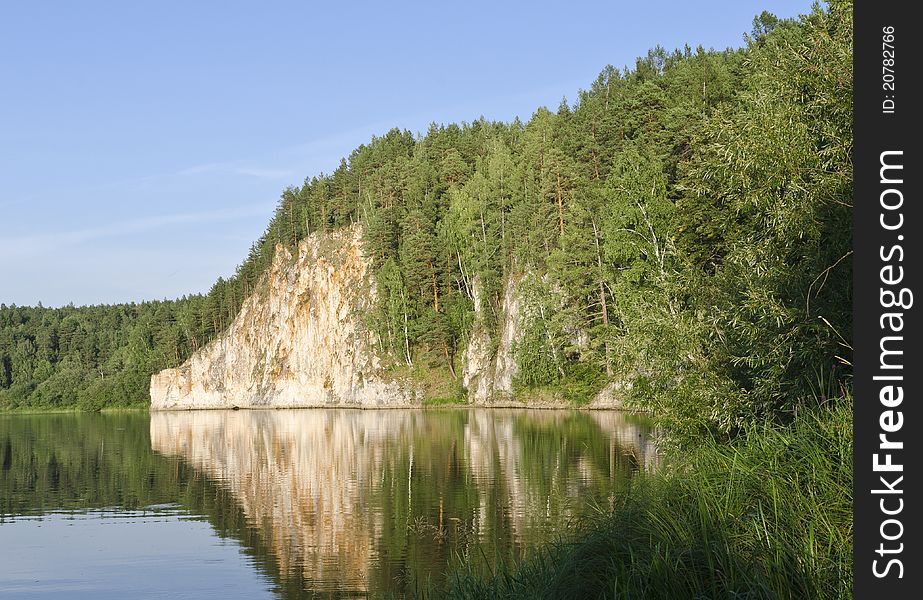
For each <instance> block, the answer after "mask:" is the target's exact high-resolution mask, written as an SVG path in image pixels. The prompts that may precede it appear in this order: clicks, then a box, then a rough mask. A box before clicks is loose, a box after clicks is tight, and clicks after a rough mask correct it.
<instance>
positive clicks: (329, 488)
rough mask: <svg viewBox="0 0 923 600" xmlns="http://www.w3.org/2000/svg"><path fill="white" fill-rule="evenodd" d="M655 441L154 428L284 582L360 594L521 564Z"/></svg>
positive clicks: (595, 424) (340, 426) (351, 422)
mask: <svg viewBox="0 0 923 600" xmlns="http://www.w3.org/2000/svg"><path fill="white" fill-rule="evenodd" d="M647 436H648V432H647V429H646V428H645V427H644V426H641V425H636V424H633V423H631V422H629V421H626V420H625V418H624V416H619V417H617V418H612V417H602V416H600V415H592V416H591V415H589V414H586V413H574V412H564V411H540V412H535V411H531V412H530V411H514V410H509V411H502V410H493V411H484V410H471V411H467V410H450V411H439V412H436V411H428V412H421V411H393V412H391V411H358V410H357V411H350V410H338V411H326V410H303V411H266V412H261V411H237V412H182V413H155V414H154V415H152V420H151V439H152V444H153V447H154V449H155V450H157V451H158V452H162V453H164V454H169V455H175V456H180V457H182V458H184V459H185V460H186V461H187V462H188V463H189V464H190V465H192V466H194V467H195V468H197V469H200V470H201V471H202V472H203V473H205V474H206V475H208V476H209V477H211V478H214V479H215V480H217V481H219V482H220V486H221V487H222V488H223V489H226V490H228V491H230V493H231V494H232V495H233V496H234V498H235V499H236V500H237V502H238V503H239V505H240V506H241V508H242V510H243V513H244V514H245V515H246V518H247V521H248V523H250V525H251V527H252V528H253V529H255V530H257V531H259V534H260V536H262V537H263V541H264V543H265V545H266V546H268V547H270V548H271V549H272V552H273V554H274V555H275V560H276V563H277V565H278V568H279V570H280V571H281V572H282V573H283V577H286V578H289V579H294V580H302V581H303V582H304V583H305V584H306V585H308V586H309V587H313V588H315V589H324V588H328V586H330V585H331V584H334V585H336V586H337V587H340V588H341V589H342V588H347V589H352V590H354V591H359V590H364V589H372V590H383V589H394V588H395V587H397V588H398V589H405V590H406V589H407V587H406V586H409V585H412V584H413V582H414V581H421V580H427V579H430V580H438V579H440V578H441V577H442V576H443V572H444V571H445V569H446V565H447V564H448V563H449V562H450V560H451V558H452V557H453V556H456V555H460V556H462V557H463V558H464V557H469V558H478V559H480V558H481V557H487V558H488V560H491V561H493V559H495V558H509V557H512V556H519V555H520V554H521V552H522V551H523V549H524V548H527V547H530V546H534V545H536V544H537V543H539V542H541V541H543V540H547V539H548V538H549V537H550V536H551V535H552V534H553V533H555V532H556V531H559V530H560V527H561V525H562V523H566V522H567V521H568V520H570V519H572V518H573V517H574V516H576V515H577V514H578V512H579V511H580V510H582V508H583V506H584V505H585V504H586V502H587V501H593V502H599V503H603V502H606V501H607V500H608V498H609V496H610V495H611V492H612V490H613V489H614V488H615V487H616V486H618V485H621V483H622V482H623V480H624V478H625V477H626V476H628V475H629V474H630V472H631V470H632V468H634V469H636V468H637V466H638V465H639V464H641V465H644V464H647V462H648V461H647V460H646V458H645V456H647V453H649V451H650V448H649V446H648V442H647ZM632 461H633V463H632ZM328 589H329V588H328Z"/></svg>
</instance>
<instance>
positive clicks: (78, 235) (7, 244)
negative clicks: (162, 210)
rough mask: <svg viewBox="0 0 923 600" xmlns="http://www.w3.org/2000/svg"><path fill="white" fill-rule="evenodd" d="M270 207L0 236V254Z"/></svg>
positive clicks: (248, 214) (262, 212)
mask: <svg viewBox="0 0 923 600" xmlns="http://www.w3.org/2000/svg"><path fill="white" fill-rule="evenodd" d="M273 208H274V205H273V204H271V203H265V202H264V203H260V204H251V205H247V206H238V207H234V208H227V209H220V210H213V211H203V212H187V213H176V214H170V215H155V216H150V217H141V218H138V219H130V220H126V221H116V222H113V223H107V224H105V225H100V226H98V227H88V228H84V229H73V230H70V231H61V232H42V233H35V234H30V235H25V236H16V237H0V255H3V256H4V257H13V256H22V255H29V254H37V253H42V252H49V251H56V250H60V249H62V248H64V247H67V246H72V245H76V244H83V243H87V242H93V241H96V240H99V239H103V238H109V237H117V236H126V235H133V234H140V233H145V232H149V231H152V230H156V229H160V228H163V227H169V226H176V225H189V224H197V223H213V222H219V221H233V220H238V219H249V218H253V217H261V218H266V217H267V216H268V215H270V214H272V210H273Z"/></svg>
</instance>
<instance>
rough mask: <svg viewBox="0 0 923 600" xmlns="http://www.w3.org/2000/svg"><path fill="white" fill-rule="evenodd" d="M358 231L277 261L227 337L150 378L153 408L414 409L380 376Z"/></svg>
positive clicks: (405, 388)
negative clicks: (368, 323)
mask: <svg viewBox="0 0 923 600" xmlns="http://www.w3.org/2000/svg"><path fill="white" fill-rule="evenodd" d="M361 238H362V230H361V228H360V227H359V226H355V227H351V228H346V229H342V230H339V231H336V232H333V233H329V234H323V235H317V234H315V235H311V236H310V237H309V238H308V239H306V240H304V241H302V242H301V243H300V244H299V246H298V255H297V256H292V255H291V253H289V252H288V250H286V249H285V248H284V247H282V246H278V247H277V248H276V256H275V259H274V261H273V264H272V267H271V269H270V271H269V274H268V281H267V282H266V285H265V287H264V288H263V289H260V290H259V291H257V292H255V293H254V294H253V295H251V296H250V297H249V298H247V299H246V300H245V301H244V303H243V305H242V307H241V310H240V313H239V314H238V315H237V318H236V319H234V322H233V323H232V324H231V326H230V327H229V328H228V330H227V331H225V332H224V333H223V334H221V335H220V336H218V337H217V338H216V339H215V340H213V341H212V342H211V343H209V344H208V345H207V346H205V347H204V348H203V349H201V350H199V351H198V352H196V353H195V354H193V355H192V357H191V358H190V359H189V360H187V361H186V362H185V363H184V364H183V365H181V366H180V367H178V368H176V369H166V370H164V371H161V372H160V373H157V374H155V375H154V376H153V377H152V378H151V408H152V409H154V410H163V409H197V408H234V407H311V406H367V407H392V406H412V405H417V404H418V403H419V400H420V399H419V398H418V397H417V394H416V393H415V391H414V390H413V389H412V388H411V386H409V385H407V384H405V383H402V382H400V381H395V380H393V379H392V378H388V377H386V376H385V375H384V373H383V371H382V368H381V365H380V361H379V358H378V357H377V356H376V353H375V350H374V344H373V336H372V333H371V332H370V331H369V328H368V327H367V326H366V324H365V321H364V317H365V314H366V313H367V312H368V311H369V310H370V309H371V308H372V307H373V306H374V304H375V285H374V281H373V278H372V273H371V264H370V261H369V260H368V259H367V258H366V257H365V256H364V255H363V252H362V247H361Z"/></svg>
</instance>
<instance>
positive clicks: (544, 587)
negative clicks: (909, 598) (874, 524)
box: [426, 400, 852, 599]
mask: <svg viewBox="0 0 923 600" xmlns="http://www.w3.org/2000/svg"><path fill="white" fill-rule="evenodd" d="M636 481H638V483H636V484H634V485H633V486H632V488H631V489H630V490H629V491H628V492H627V493H626V494H624V495H623V496H621V497H620V498H619V499H618V501H617V503H616V507H615V510H614V511H612V513H611V514H605V515H602V514H601V515H599V516H598V517H597V518H596V519H595V521H594V522H592V523H588V524H586V525H585V526H584V527H583V528H582V530H581V531H578V532H574V535H573V536H572V537H571V538H570V540H566V541H564V540H562V541H559V542H558V543H556V544H553V545H551V546H550V547H548V548H546V549H544V550H542V551H540V552H539V553H538V554H537V555H533V556H532V557H531V558H530V559H528V560H526V561H525V562H523V563H521V564H518V565H506V566H502V567H500V568H499V569H495V570H494V571H489V572H487V571H482V570H479V569H477V568H476V567H472V566H467V567H463V568H462V570H459V571H456V572H455V573H454V575H453V576H452V578H451V579H450V584H449V587H448V589H446V590H440V591H439V592H438V593H429V594H426V596H430V597H439V598H442V597H448V598H464V599H470V598H528V599H536V598H575V599H577V598H579V599H584V598H671V599H680V598H799V599H801V598H806V599H809V598H841V597H849V596H850V593H851V592H850V588H851V586H852V413H851V402H850V401H848V400H844V401H840V402H839V404H838V405H837V406H835V407H832V408H821V409H816V410H815V411H813V412H809V413H807V414H802V415H800V416H799V418H798V419H796V420H795V422H794V423H792V424H790V425H788V426H785V427H782V426H768V425H766V426H761V427H753V428H751V429H750V430H749V431H747V432H746V434H745V435H743V436H741V438H740V439H739V440H738V441H737V442H735V443H733V444H717V443H707V444H704V445H703V446H702V447H700V448H698V449H697V450H695V451H693V452H691V453H688V454H686V455H684V456H673V457H671V460H669V461H668V464H667V465H666V466H665V467H664V469H663V470H661V471H660V472H659V473H656V474H651V475H646V476H643V477H640V478H637V480H636Z"/></svg>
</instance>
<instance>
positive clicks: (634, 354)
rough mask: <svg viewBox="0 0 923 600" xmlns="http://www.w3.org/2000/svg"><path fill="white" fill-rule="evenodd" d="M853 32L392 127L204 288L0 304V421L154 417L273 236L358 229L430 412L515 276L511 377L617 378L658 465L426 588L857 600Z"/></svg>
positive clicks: (246, 291) (490, 330)
mask: <svg viewBox="0 0 923 600" xmlns="http://www.w3.org/2000/svg"><path fill="white" fill-rule="evenodd" d="M851 36H852V3H851V2H845V1H839V0H834V1H831V2H829V3H827V4H825V5H823V6H821V5H817V6H815V8H814V9H813V11H812V12H811V13H810V14H808V15H803V16H801V17H800V18H798V19H791V20H779V19H777V18H775V17H774V16H772V15H770V14H769V13H763V14H762V15H760V16H758V17H757V18H756V19H754V26H753V30H752V32H751V33H750V34H749V35H747V36H745V41H746V45H745V46H744V47H743V48H739V49H727V50H723V51H715V50H705V49H703V48H698V49H692V48H689V47H686V48H685V49H680V50H676V51H674V52H668V51H666V50H664V49H663V48H659V47H658V48H655V49H654V50H651V51H650V52H649V53H648V55H647V56H645V57H642V58H639V59H638V61H637V63H636V65H635V66H634V68H632V69H627V68H626V69H624V70H619V69H615V68H612V67H607V68H606V69H605V70H604V71H603V72H602V73H601V74H600V76H599V77H598V79H597V80H596V81H594V82H592V83H591V85H590V87H589V88H588V89H586V90H581V91H580V93H579V95H578V99H577V101H576V102H575V103H573V104H570V103H568V102H566V101H564V102H562V103H561V106H560V107H559V108H558V109H557V110H556V111H550V110H547V109H539V110H538V111H536V113H535V114H534V115H533V116H532V117H531V119H529V120H528V121H527V122H525V123H523V122H521V121H519V120H516V121H515V122H513V123H509V124H505V123H495V122H488V121H486V120H485V119H480V120H477V121H474V122H472V123H470V124H469V123H465V124H462V125H460V126H459V125H449V126H441V125H435V124H434V125H433V126H432V127H431V128H430V130H429V131H428V132H427V133H426V134H425V135H422V136H419V135H418V136H414V135H413V134H411V133H410V132H406V131H404V132H402V131H399V130H396V129H395V130H392V131H391V132H388V133H387V134H386V135H385V136H383V137H377V138H374V139H373V140H372V141H371V142H370V143H369V144H368V145H363V146H361V147H359V148H358V149H356V150H355V151H354V152H353V153H352V154H351V155H350V156H349V157H348V159H344V160H343V162H342V164H341V166H340V167H339V168H338V169H336V170H335V171H334V172H333V173H332V174H329V175H321V176H318V177H312V178H309V179H306V180H305V183H304V186H302V187H298V188H290V189H287V190H285V192H284V193H283V194H282V198H281V200H280V203H279V207H278V210H277V212H276V214H275V216H274V217H273V219H272V221H271V222H270V224H269V227H268V228H267V231H266V233H265V234H264V235H263V237H261V238H260V240H258V241H257V242H256V243H255V244H254V245H253V247H252V249H251V252H250V255H249V256H248V257H247V259H246V260H245V261H244V262H243V263H242V264H241V265H240V267H239V268H238V270H237V272H236V273H235V275H234V276H233V277H231V278H229V279H227V280H225V279H219V281H218V282H217V283H216V284H215V285H214V286H213V288H212V289H211V290H210V292H209V293H208V294H206V295H193V296H187V297H185V298H182V299H180V300H176V301H163V302H147V303H142V304H123V305H114V306H92V307H79V308H77V307H72V306H71V307H64V308H59V309H49V308H42V307H15V306H13V307H9V306H5V305H4V306H0V411H2V410H13V411H25V410H45V409H53V410H59V409H69V408H76V409H82V410H99V409H104V408H105V409H109V408H112V407H127V406H136V405H138V404H140V403H143V402H145V395H146V391H145V390H146V389H147V386H148V382H149V380H150V375H151V374H152V373H154V372H156V371H159V370H160V369H163V368H167V367H171V366H175V365H177V364H180V363H182V362H183V361H184V360H185V359H186V358H188V357H189V356H190V355H191V354H192V352H194V351H196V350H197V349H199V348H201V347H202V346H204V345H205V344H206V343H208V341H209V340H211V339H213V338H214V337H215V336H216V335H218V334H220V332H221V331H223V330H224V328H225V327H227V326H228V324H229V323H230V322H231V321H232V320H233V318H234V316H235V315H236V314H237V311H238V309H239V307H240V305H241V303H242V301H243V299H244V298H245V297H247V296H248V295H250V294H252V293H254V292H256V291H258V290H259V289H260V285H261V281H264V273H265V272H266V269H267V267H268V265H269V264H270V263H271V261H272V257H273V254H274V249H275V247H276V245H277V244H282V245H283V246H286V247H287V248H293V247H295V246H296V245H297V244H298V242H299V240H301V239H304V238H305V237H306V236H307V235H309V234H312V233H314V232H317V231H328V230H333V229H337V228H341V227H346V226H349V225H350V224H352V223H354V222H356V221H361V222H362V223H363V225H364V229H365V232H366V233H365V242H366V244H367V245H368V248H369V254H370V256H371V257H372V259H373V262H374V266H375V269H376V273H377V285H378V290H377V292H378V298H379V300H380V301H379V303H378V304H379V305H378V306H377V307H376V309H375V310H374V311H370V314H369V327H370V328H372V330H373V331H374V332H375V333H376V335H377V339H378V342H379V350H380V352H381V353H382V355H383V356H386V357H390V360H391V361H392V362H393V364H394V368H395V369H403V370H407V369H411V370H419V372H421V373H423V375H421V376H422V377H432V383H433V387H432V389H433V390H436V389H437V388H438V389H440V390H445V393H444V394H443V393H442V392H440V393H439V394H438V395H439V396H440V399H435V398H434V399H433V400H432V401H431V404H434V405H439V404H440V401H447V400H452V399H455V398H456V397H461V395H460V392H458V390H459V389H460V388H459V385H460V383H459V382H460V380H461V378H460V377H459V376H458V375H457V373H458V372H459V371H460V367H461V362H460V361H461V356H462V354H463V350H464V348H465V346H466V344H467V343H468V342H469V340H470V339H472V336H473V335H474V332H475V331H478V332H481V333H483V334H484V335H485V336H486V339H488V340H489V342H490V343H493V344H496V340H497V336H498V329H499V328H500V322H499V321H500V319H501V314H500V311H499V307H500V305H501V295H502V294H503V290H504V287H505V283H506V282H507V281H510V280H511V279H512V278H514V277H515V278H517V280H521V281H523V282H525V283H524V290H525V298H524V304H525V305H526V306H527V309H528V310H527V311H526V312H527V313H528V314H530V315H532V317H531V318H530V319H528V325H527V327H526V330H525V332H524V334H523V337H522V340H521V341H520V343H518V344H517V347H516V348H515V354H516V356H515V358H516V361H517V364H518V365H519V367H520V369H519V375H518V376H517V379H516V380H515V381H514V388H515V389H516V390H519V391H521V392H522V394H523V396H524V397H527V396H528V395H529V394H530V393H534V394H537V395H541V394H544V393H546V392H547V391H549V390H551V391H552V393H554V394H557V396H558V397H560V398H565V399H568V400H569V401H572V402H574V403H575V404H579V403H580V402H586V401H587V399H589V398H592V397H593V396H594V395H595V393H596V392H598V391H599V390H600V389H602V388H603V386H604V385H606V384H607V383H611V382H616V381H621V382H630V383H631V385H630V389H629V390H628V392H627V393H626V398H625V402H626V407H627V408H633V409H640V410H645V411H648V412H649V413H650V414H651V415H653V417H654V418H655V420H656V422H657V423H658V425H659V426H661V427H662V428H663V431H665V432H666V437H665V439H664V452H665V456H664V459H663V462H662V466H661V468H660V469H659V470H658V472H656V473H650V474H645V475H643V476H641V477H640V478H639V481H638V483H637V484H636V485H633V486H632V488H631V489H630V490H629V491H628V492H627V493H625V494H624V495H621V496H620V497H618V498H616V499H615V508H614V509H612V510H609V509H608V508H607V509H604V510H600V514H599V516H598V518H597V519H595V520H593V521H592V522H586V523H580V524H578V525H577V526H576V528H575V530H574V531H573V535H572V536H568V538H566V539H561V540H560V541H558V542H557V543H554V544H552V545H550V546H548V547H547V548H544V549H542V550H540V551H538V552H536V553H533V555H531V556H529V557H526V558H525V559H524V560H523V561H522V562H519V563H515V564H514V563H510V564H507V565H506V566H504V567H502V568H500V569H498V570H494V571H485V570H482V569H480V568H479V567H478V565H476V564H459V565H457V566H456V571H455V573H454V575H453V576H452V579H451V582H450V584H449V586H448V588H446V589H440V590H435V589H430V588H428V587H427V585H426V582H419V587H418V590H419V593H418V595H419V596H420V597H433V598H441V597H449V598H613V597H625V598H636V597H645V598H701V597H747V598H785V597H790V598H842V597H849V596H850V590H851V585H852V566H851V553H852V540H851V537H852V440H851V434H852V419H851V408H852V391H851V390H852V370H851V363H850V355H851V347H850V342H849V340H850V339H851V327H852V321H851V319H852V317H851V308H852V296H851V293H852V292H851V286H852V273H851V270H850V269H851V266H850V261H849V260H846V259H847V257H848V256H849V255H850V253H851V246H852V230H851V220H852V164H851V160H850V156H851V152H852V37H851ZM475 300H477V302H475ZM476 305H480V306H482V307H483V310H482V311H481V312H480V313H477V311H476V310H475V306H476ZM421 365H422V367H421ZM434 394H435V392H434Z"/></svg>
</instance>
